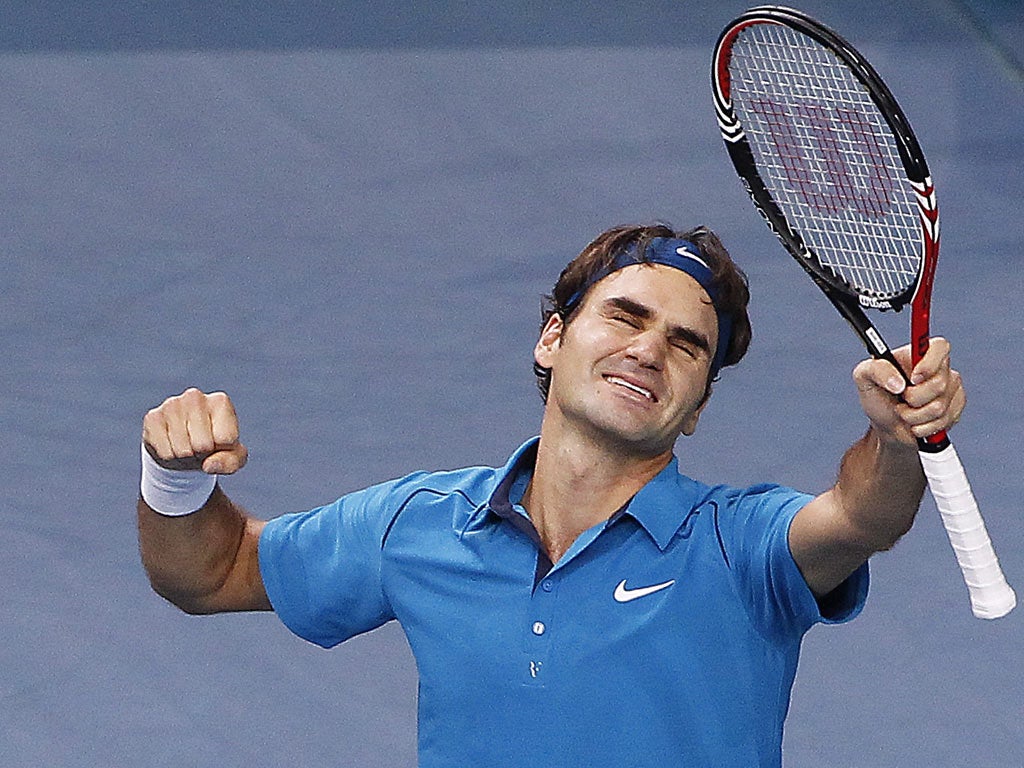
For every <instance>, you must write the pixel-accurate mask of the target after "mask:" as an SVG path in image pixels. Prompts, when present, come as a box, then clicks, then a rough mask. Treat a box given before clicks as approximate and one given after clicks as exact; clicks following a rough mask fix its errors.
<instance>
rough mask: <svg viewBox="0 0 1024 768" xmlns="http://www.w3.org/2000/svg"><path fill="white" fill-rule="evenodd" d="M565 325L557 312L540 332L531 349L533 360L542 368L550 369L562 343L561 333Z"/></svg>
mask: <svg viewBox="0 0 1024 768" xmlns="http://www.w3.org/2000/svg"><path fill="white" fill-rule="evenodd" d="M564 328H565V323H564V322H563V320H562V317H561V315H559V314H558V313H557V312H556V313H555V314H553V315H551V317H549V318H548V321H547V322H546V323H545V324H544V329H543V330H542V331H541V332H540V338H539V339H537V345H536V346H535V347H534V348H533V359H534V360H535V361H536V362H537V364H538V365H540V366H541V367H543V368H550V367H551V364H552V363H553V362H554V356H555V353H556V352H557V351H558V348H559V346H560V345H561V343H562V331H563V329H564Z"/></svg>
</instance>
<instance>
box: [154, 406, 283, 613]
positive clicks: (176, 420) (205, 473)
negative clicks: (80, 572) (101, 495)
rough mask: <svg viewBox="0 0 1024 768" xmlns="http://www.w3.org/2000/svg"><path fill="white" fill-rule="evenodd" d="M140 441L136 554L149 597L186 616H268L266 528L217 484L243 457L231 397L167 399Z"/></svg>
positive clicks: (241, 464)
mask: <svg viewBox="0 0 1024 768" xmlns="http://www.w3.org/2000/svg"><path fill="white" fill-rule="evenodd" d="M142 441H143V448H144V451H145V453H144V454H143V457H142V458H143V465H144V466H143V482H142V496H140V498H139V503H138V522H139V548H140V551H141V553H142V563H143V565H144V566H145V568H146V573H147V574H148V575H149V580H150V583H151V584H152V586H153V589H154V590H155V591H156V592H157V593H158V594H160V595H161V596H163V597H164V598H166V599H167V600H169V601H170V602H172V603H173V604H174V605H176V606H178V607H179V608H181V609H182V610H183V611H186V612H188V613H218V612H222V611H246V610H269V609H270V602H269V601H268V600H267V595H266V592H265V591H264V589H263V581H262V579H261V578H260V572H259V564H258V560H257V543H258V541H259V535H260V531H261V530H262V529H263V523H262V522H261V521H259V520H256V519H254V518H251V517H249V516H248V515H247V514H246V513H245V512H244V511H243V510H242V509H241V508H240V507H239V506H238V505H236V504H235V503H234V502H232V501H231V500H230V499H229V498H228V497H227V496H226V495H225V494H224V493H223V491H221V489H220V487H219V486H217V485H215V481H214V476H215V475H228V474H232V473H234V472H237V471H238V470H239V469H241V468H242V467H243V466H244V465H245V462H246V457H247V451H246V449H245V446H244V445H243V444H242V443H241V442H240V441H239V431H238V418H237V416H236V415H235V409H234V406H233V405H232V403H231V400H230V399H229V398H228V396H227V395H225V394H224V393H223V392H215V393H211V394H204V393H203V392H200V391H199V390H198V389H189V390H186V391H185V392H183V393H182V394H181V395H178V396H176V397H171V398H168V399H167V400H165V401H164V402H163V403H162V404H161V405H160V406H159V407H157V408H154V409H153V410H151V411H149V412H148V413H147V414H146V416H145V418H144V420H143V426H142ZM143 497H145V498H143ZM204 499H205V501H204ZM150 504H152V505H153V506H150ZM154 507H155V508H156V509H154ZM193 508H194V510H195V511H193ZM157 509H159V512H158V511H157Z"/></svg>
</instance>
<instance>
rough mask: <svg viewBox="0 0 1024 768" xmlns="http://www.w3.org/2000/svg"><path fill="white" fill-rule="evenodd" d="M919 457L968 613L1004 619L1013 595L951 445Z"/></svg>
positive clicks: (1011, 605) (979, 616)
mask: <svg viewBox="0 0 1024 768" xmlns="http://www.w3.org/2000/svg"><path fill="white" fill-rule="evenodd" d="M920 456H921V466H922V467H923V468H924V474H925V476H926V477H927V478H928V487H929V489H930V490H931V492H932V497H933V498H934V499H935V505H936V506H937V507H938V508H939V513H940V514H941V515H942V524H943V525H944V526H945V528H946V534H947V535H948V536H949V543H950V544H952V545H953V551H954V552H955V553H956V560H957V562H958V563H959V564H960V570H961V571H962V572H963V575H964V581H965V582H966V583H967V590H968V591H969V592H970V594H971V610H972V611H973V612H974V615H975V616H977V617H978V618H979V619H998V618H999V617H1001V616H1005V615H1006V614H1008V613H1009V612H1010V611H1012V610H1013V608H1014V606H1015V605H1017V596H1016V595H1015V594H1014V592H1013V588H1012V587H1011V586H1010V585H1009V584H1008V583H1007V582H1006V577H1005V576H1003V571H1002V569H1001V568H1000V567H999V560H998V559H997V558H996V553H995V550H994V549H993V548H992V542H991V540H989V537H988V531H986V530H985V521H984V520H983V519H982V517H981V512H980V511H979V510H978V504H977V502H976V501H975V500H974V493H973V492H972V491H971V486H970V483H968V482H967V474H966V473H965V472H964V467H963V464H961V463H960V457H959V456H957V454H956V450H954V448H953V446H952V444H950V445H949V446H947V447H946V448H945V449H943V450H942V451H939V452H938V453H928V452H925V451H922V452H921V453H920Z"/></svg>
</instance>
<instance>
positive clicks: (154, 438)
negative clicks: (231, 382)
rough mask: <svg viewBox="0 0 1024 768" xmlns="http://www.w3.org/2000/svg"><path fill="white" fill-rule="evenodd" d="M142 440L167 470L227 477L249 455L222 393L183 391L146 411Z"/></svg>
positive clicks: (231, 408)
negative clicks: (193, 471)
mask: <svg viewBox="0 0 1024 768" xmlns="http://www.w3.org/2000/svg"><path fill="white" fill-rule="evenodd" d="M142 440H143V443H144V444H145V446H146V450H147V451H149V454H150V455H151V456H152V457H153V458H154V459H155V460H156V462H157V463H158V464H160V465H161V466H164V467H166V468H168V469H178V470H202V471H203V472H206V473H207V474H211V475H230V474H233V473H234V472H237V471H238V470H240V469H241V468H242V467H244V466H245V462H246V459H247V458H248V455H249V452H248V450H246V447H245V446H244V445H242V443H241V442H239V439H238V416H237V415H236V414H235V407H234V405H232V403H231V399H230V398H229V397H228V396H227V395H226V394H224V393H223V392H211V393H209V394H206V393H204V392H201V391H200V390H198V389H195V388H191V389H186V390H185V391H184V392H182V393H181V394H180V395H177V396H175V397H169V398H167V399H166V400H164V401H163V402H162V403H161V404H160V405H159V406H157V407H156V408H154V409H153V410H151V411H149V412H148V413H147V414H146V416H145V418H144V419H143V420H142Z"/></svg>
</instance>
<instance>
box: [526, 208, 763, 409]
mask: <svg viewBox="0 0 1024 768" xmlns="http://www.w3.org/2000/svg"><path fill="white" fill-rule="evenodd" d="M656 237H670V238H680V239H683V240H689V241H690V242H691V243H693V244H694V245H696V246H697V247H698V248H699V249H700V255H701V258H702V259H703V260H704V261H705V262H706V263H707V265H708V266H709V267H710V268H711V273H712V279H713V281H714V285H715V288H716V290H717V293H718V300H717V302H716V309H717V310H718V311H719V312H720V313H724V314H727V315H729V316H730V317H731V319H732V334H731V336H730V337H729V347H728V349H727V350H726V353H725V359H724V361H723V363H722V365H723V367H724V366H726V365H736V363H738V362H739V361H740V360H741V359H742V358H743V355H745V354H746V352H747V347H748V346H749V345H750V337H751V328H750V318H749V317H748V316H747V304H748V302H749V301H750V290H749V288H748V287H747V276H746V275H745V274H743V271H742V270H741V269H740V268H739V267H738V266H736V263H735V262H734V261H733V260H732V257H731V256H730V255H729V252H728V251H727V250H726V249H725V246H724V245H722V241H721V240H719V239H718V236H717V235H716V234H715V233H714V232H712V231H711V230H710V229H708V228H707V227H695V228H693V229H689V230H686V231H683V232H677V231H675V230H673V229H672V228H671V227H670V226H668V225H667V224H652V225H646V226H621V227H613V228H612V229H608V230H605V231H604V232H602V233H601V234H600V235H598V236H597V237H596V238H594V240H593V241H591V243H590V244H589V245H588V246H587V247H586V248H584V249H583V252H582V253H580V255H579V256H577V257H576V258H575V259H573V260H572V261H571V262H569V264H568V265H567V266H566V267H565V269H563V270H562V274H561V275H559V277H558V282H556V283H555V287H554V288H553V289H552V291H551V293H550V294H549V295H547V296H545V297H544V303H543V305H542V307H541V329H542V330H543V328H544V327H545V326H546V325H547V323H548V320H550V319H551V316H552V315H554V314H556V313H557V314H558V315H560V316H561V318H562V320H563V322H564V323H565V325H566V326H568V325H569V323H570V322H572V319H573V317H575V315H576V312H577V310H579V308H580V307H581V306H582V305H583V303H584V301H585V300H586V294H587V293H588V292H589V290H590V286H591V283H592V282H593V281H594V280H593V278H594V276H596V275H598V274H599V273H601V272H606V271H608V270H610V269H612V265H613V263H614V262H615V259H616V257H617V256H619V255H620V254H622V253H623V252H625V251H626V250H628V249H630V248H632V247H635V249H636V253H637V254H639V261H640V262H641V263H642V262H644V261H646V260H647V259H646V256H645V255H644V254H645V252H646V250H647V244H648V243H649V242H650V241H651V240H652V239H654V238H656ZM533 372H534V374H535V375H536V376H537V388H538V389H539V390H540V393H541V397H542V398H543V399H544V401H545V402H547V399H548V389H549V387H550V386H551V369H550V368H544V367H543V366H541V365H539V364H537V363H534V365H533ZM712 378H714V374H712V377H709V380H708V387H707V390H708V391H707V392H706V393H705V397H707V395H708V394H710V390H711V383H712V381H711V379H712Z"/></svg>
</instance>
